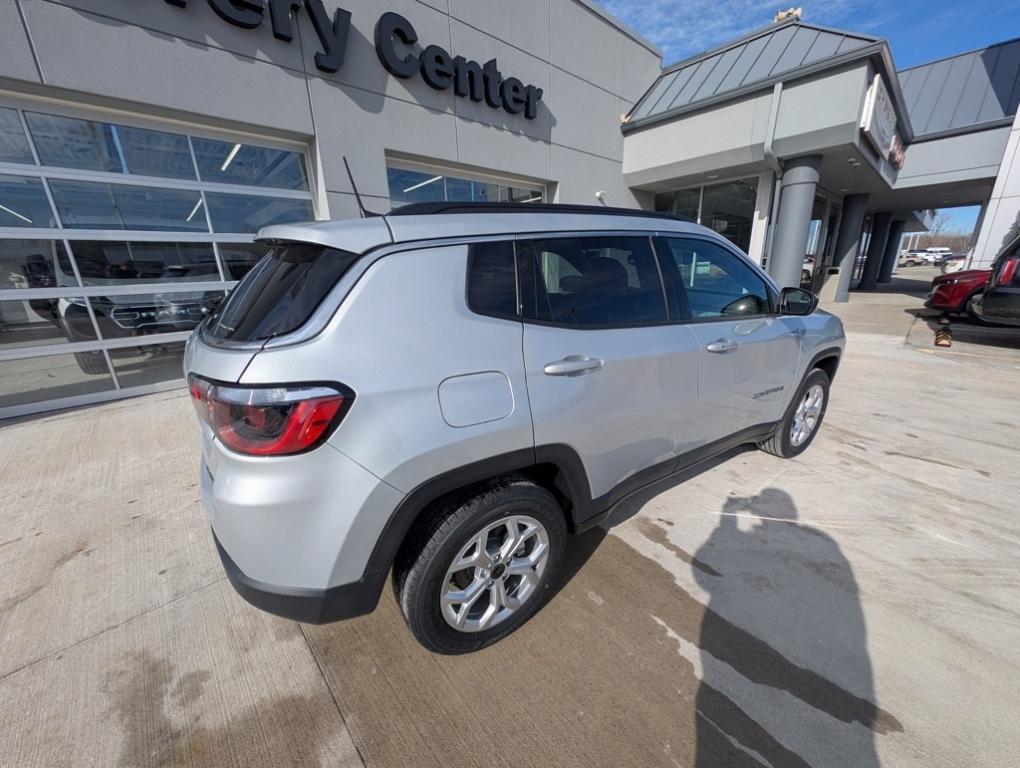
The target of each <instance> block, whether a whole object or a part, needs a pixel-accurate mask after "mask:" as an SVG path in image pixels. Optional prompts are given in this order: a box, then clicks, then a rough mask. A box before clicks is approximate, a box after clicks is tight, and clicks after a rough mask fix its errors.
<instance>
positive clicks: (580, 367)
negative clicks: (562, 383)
mask: <svg viewBox="0 0 1020 768" xmlns="http://www.w3.org/2000/svg"><path fill="white" fill-rule="evenodd" d="M602 365H603V363H602V361H601V360H599V359H598V358H597V357H586V356H584V355H567V356H566V357H565V358H563V359H562V360H557V361H556V362H555V363H546V365H545V368H543V369H542V370H543V371H545V374H546V376H570V375H571V374H574V373H585V372H587V371H597V370H598V369H599V368H601V367H602Z"/></svg>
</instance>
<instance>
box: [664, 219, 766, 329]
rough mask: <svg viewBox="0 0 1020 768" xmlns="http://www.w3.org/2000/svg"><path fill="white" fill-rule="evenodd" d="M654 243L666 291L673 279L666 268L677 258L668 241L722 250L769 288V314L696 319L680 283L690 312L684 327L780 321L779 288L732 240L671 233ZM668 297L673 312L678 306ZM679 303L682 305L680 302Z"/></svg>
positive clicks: (687, 313)
mask: <svg viewBox="0 0 1020 768" xmlns="http://www.w3.org/2000/svg"><path fill="white" fill-rule="evenodd" d="M652 240H653V245H654V246H655V249H656V255H657V257H658V259H659V260H660V264H659V270H660V273H661V274H662V281H663V287H664V289H665V286H666V281H667V280H672V277H669V278H667V277H666V274H667V270H666V269H665V266H664V265H665V264H666V259H672V258H673V256H672V250H671V249H670V247H669V243H668V242H667V241H668V240H695V241H700V242H703V243H707V244H709V245H714V246H717V247H718V248H721V249H722V250H723V251H725V252H726V253H728V254H730V255H731V256H733V257H734V258H736V259H737V260H738V261H740V262H741V263H742V264H743V265H744V266H746V267H748V268H749V269H750V271H751V272H752V274H754V276H755V277H757V278H758V279H759V280H761V282H762V285H763V286H764V287H765V298H766V301H767V302H768V310H767V311H766V312H759V313H757V314H754V315H729V316H727V315H719V316H717V317H695V316H694V315H693V314H691V313H690V301H689V300H687V298H686V294H687V286H685V285H684V284H683V283H682V282H681V283H680V287H681V288H682V289H683V291H684V296H685V302H686V303H687V310H688V311H687V312H686V313H685V314H686V319H685V320H682V321H680V322H681V323H684V324H692V325H694V324H697V325H703V324H705V323H726V322H738V321H742V320H754V319H761V318H767V317H778V316H779V315H780V313H779V309H778V308H779V296H778V294H777V293H776V290H775V286H774V285H773V284H772V283H771V281H770V280H769V279H768V278H767V276H766V275H765V274H764V273H763V271H762V270H761V269H760V268H759V267H758V265H757V264H755V263H754V262H753V261H751V259H750V258H748V257H747V256H746V255H745V254H744V253H743V252H741V251H740V249H739V248H737V247H736V246H735V245H733V243H731V242H730V241H729V240H726V239H725V238H722V237H720V239H719V240H717V239H715V238H713V237H705V236H704V235H701V234H695V233H691V234H687V233H679V232H668V233H667V232H659V233H656V235H655V237H653V238H652ZM674 267H675V265H674ZM666 294H667V295H666V303H667V306H669V308H670V309H672V305H673V303H674V302H671V301H670V300H669V291H668V290H667V291H666ZM676 303H679V302H676ZM676 309H677V312H679V313H684V312H683V311H684V308H683V307H677V308H676Z"/></svg>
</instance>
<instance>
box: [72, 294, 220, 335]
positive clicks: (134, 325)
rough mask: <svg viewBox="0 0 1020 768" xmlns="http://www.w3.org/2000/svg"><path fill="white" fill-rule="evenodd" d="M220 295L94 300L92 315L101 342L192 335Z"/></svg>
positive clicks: (141, 295) (172, 295) (176, 295)
mask: <svg viewBox="0 0 1020 768" xmlns="http://www.w3.org/2000/svg"><path fill="white" fill-rule="evenodd" d="M222 298H223V292H222V291H185V292H183V293H180V292H174V293H169V292H168V293H147V294H135V295H131V296H94V297H93V298H92V299H91V302H92V311H93V313H94V314H95V316H96V322H97V323H98V324H99V331H100V333H102V334H103V338H104V339H127V338H132V337H135V336H148V335H151V334H154V333H180V332H183V331H192V330H194V329H195V327H196V326H197V325H198V324H199V323H200V322H202V319H203V318H204V317H205V315H206V313H205V312H204V311H203V310H204V309H209V308H210V307H212V306H213V305H214V304H215V303H217V302H218V300H220V299H222Z"/></svg>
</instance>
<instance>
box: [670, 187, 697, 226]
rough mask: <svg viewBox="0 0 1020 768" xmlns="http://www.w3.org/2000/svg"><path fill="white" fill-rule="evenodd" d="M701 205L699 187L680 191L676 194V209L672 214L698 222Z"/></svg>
mask: <svg viewBox="0 0 1020 768" xmlns="http://www.w3.org/2000/svg"><path fill="white" fill-rule="evenodd" d="M700 205H701V187H695V188H694V189H681V190H680V191H679V192H677V193H676V208H675V209H674V211H673V213H675V214H676V215H677V216H686V217H687V218H689V219H691V220H692V221H697V220H698V214H699V213H700V208H699V206H700Z"/></svg>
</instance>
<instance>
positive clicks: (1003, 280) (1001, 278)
mask: <svg viewBox="0 0 1020 768" xmlns="http://www.w3.org/2000/svg"><path fill="white" fill-rule="evenodd" d="M1017 266H1020V257H1014V258H1012V259H1006V260H1005V261H1004V262H1002V266H1001V267H999V274H998V275H996V276H995V284H996V285H1009V284H1011V283H1012V282H1013V276H1014V275H1015V274H1016V268H1017Z"/></svg>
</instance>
